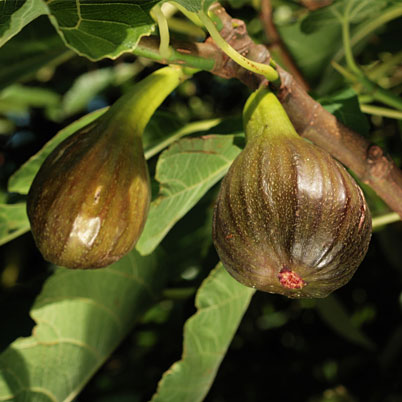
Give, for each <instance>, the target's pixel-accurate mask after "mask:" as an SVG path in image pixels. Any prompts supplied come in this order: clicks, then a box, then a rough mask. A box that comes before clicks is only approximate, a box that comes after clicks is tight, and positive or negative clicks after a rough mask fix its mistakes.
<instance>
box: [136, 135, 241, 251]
mask: <svg viewBox="0 0 402 402" xmlns="http://www.w3.org/2000/svg"><path fill="white" fill-rule="evenodd" d="M234 139H235V136H233V135H208V136H204V137H201V138H185V139H182V140H180V141H178V142H177V143H175V144H174V145H172V146H171V147H170V148H169V149H168V150H166V151H165V152H163V153H162V154H161V156H160V158H159V160H158V164H157V167H156V174H155V179H156V180H157V181H158V182H159V183H160V192H159V195H158V197H157V198H156V199H155V200H154V201H152V203H151V209H150V211H149V214H148V219H147V222H146V224H145V228H144V231H143V233H142V235H141V237H140V240H139V242H138V243H137V249H138V250H139V252H140V253H141V254H148V253H150V252H152V250H154V249H155V247H156V246H157V245H158V244H159V243H160V242H161V240H162V239H163V238H164V236H165V235H166V234H167V233H168V231H169V230H170V229H171V228H172V227H173V225H174V224H175V223H176V222H177V221H178V220H179V219H180V218H182V217H183V216H184V215H185V214H186V213H187V212H188V211H189V210H190V209H191V208H192V207H193V206H194V205H195V204H196V203H197V202H198V201H199V200H200V198H201V197H202V196H203V195H204V194H205V193H206V192H207V191H208V190H209V189H210V188H211V187H212V186H213V185H214V184H215V183H217V182H218V181H219V180H220V179H221V178H222V177H223V176H224V175H225V173H226V171H227V170H228V168H229V166H230V165H231V164H232V162H233V160H234V159H235V157H236V156H237V155H238V154H239V152H240V148H238V147H237V146H236V145H234Z"/></svg>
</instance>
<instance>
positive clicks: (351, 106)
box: [319, 88, 370, 135]
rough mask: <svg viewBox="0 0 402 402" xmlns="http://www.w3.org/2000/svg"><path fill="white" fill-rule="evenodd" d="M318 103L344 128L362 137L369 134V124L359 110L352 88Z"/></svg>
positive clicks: (357, 100)
mask: <svg viewBox="0 0 402 402" xmlns="http://www.w3.org/2000/svg"><path fill="white" fill-rule="evenodd" d="M319 102H320V103H321V104H322V105H323V106H324V108H325V109H326V110H328V112H330V113H332V114H333V115H335V116H336V118H337V119H338V120H339V121H341V122H342V123H343V124H344V125H345V126H347V127H349V128H351V129H352V130H354V131H357V132H358V133H360V134H363V135H367V134H368V133H369V130H370V123H369V121H368V120H367V117H366V115H365V114H364V113H363V112H362V111H361V110H360V104H359V99H358V97H357V94H356V92H355V91H354V90H353V89H352V88H346V89H343V90H341V91H339V92H337V93H335V94H333V95H331V96H328V97H325V98H322V99H320V100H319Z"/></svg>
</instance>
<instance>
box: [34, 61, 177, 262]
mask: <svg viewBox="0 0 402 402" xmlns="http://www.w3.org/2000/svg"><path fill="white" fill-rule="evenodd" d="M181 75H182V73H181V72H180V70H178V69H175V68H169V67H167V68H165V69H161V70H158V71H157V72H155V73H153V74H151V75H150V76H149V77H147V78H146V79H145V80H143V81H141V82H140V83H138V84H137V85H135V87H134V88H133V90H132V91H131V92H130V93H129V94H127V95H125V96H123V97H122V98H120V99H119V100H118V101H117V102H116V103H115V104H114V105H113V106H112V107H111V108H110V109H109V110H108V111H107V112H106V113H105V114H104V115H102V116H101V117H100V118H98V119H97V120H96V121H94V122H93V123H91V124H89V125H88V126H86V127H84V128H83V129H81V130H79V131H78V132H76V133H75V134H73V135H72V136H70V137H69V138H67V139H66V140H64V141H63V142H62V143H60V144H59V145H58V146H57V147H56V148H55V149H54V150H53V151H52V152H51V153H50V154H49V156H48V157H47V159H46V160H45V162H44V163H43V165H42V166H41V168H40V170H39V172H38V174H37V175H36V177H35V179H34V181H33V183H32V185H31V188H30V191H29V194H28V202H27V211H28V217H29V220H30V223H31V229H32V234H33V236H34V239H35V242H36V244H37V246H38V248H39V250H40V251H41V253H42V255H43V257H44V258H45V259H46V260H47V261H50V262H52V263H54V264H57V265H61V266H65V267H68V268H99V267H104V266H107V265H110V264H111V263H113V262H115V261H117V260H118V259H120V258H121V257H122V256H124V255H125V254H127V253H128V252H129V251H130V250H131V249H132V248H133V247H134V245H135V243H136V242H137V240H138V238H139V236H140V235H141V232H142V230H143V228H144V224H145V221H146V217H147V213H148V208H149V203H150V196H151V190H150V183H149V176H148V168H147V164H146V161H145V158H144V152H143V147H142V132H143V130H144V128H145V125H146V124H147V122H148V120H149V118H150V117H151V115H152V113H153V112H154V111H155V109H156V108H157V107H158V106H159V104H160V103H161V102H162V101H163V100H164V99H165V98H166V96H167V95H168V94H169V93H170V92H171V91H172V90H173V89H174V88H175V87H176V86H177V85H178V84H179V83H180V77H181Z"/></svg>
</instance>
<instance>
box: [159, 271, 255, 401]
mask: <svg viewBox="0 0 402 402" xmlns="http://www.w3.org/2000/svg"><path fill="white" fill-rule="evenodd" d="M254 292H255V291H254V290H253V289H251V288H247V287H245V286H243V285H241V284H240V283H239V282H237V281H236V280H235V279H233V278H232V277H231V276H230V275H229V274H228V273H227V272H226V270H225V269H224V268H223V265H222V264H219V265H218V266H217V267H216V268H215V269H214V270H213V271H211V273H210V274H209V276H208V277H207V278H206V279H205V281H204V282H203V284H202V285H201V286H200V288H199V289H198V292H197V296H196V301H195V305H196V307H197V310H198V311H197V312H196V313H195V314H194V315H193V316H192V317H191V318H189V319H188V320H187V322H186V324H185V325H184V341H183V355H182V358H181V360H180V361H178V362H176V363H174V364H173V365H172V366H171V367H170V369H169V370H167V371H166V372H165V374H164V375H163V377H162V379H161V381H160V382H159V384H158V389H157V392H156V393H155V395H154V396H153V398H152V402H198V401H202V400H203V399H204V397H205V395H206V394H207V392H208V391H209V389H210V387H211V385H212V382H213V380H214V378H215V375H216V373H217V370H218V368H219V365H220V363H221V361H222V359H223V358H224V356H225V354H226V351H227V349H228V347H229V345H230V343H231V341H232V338H233V336H234V334H235V332H236V330H237V327H238V326H239V324H240V321H241V319H242V317H243V314H244V313H245V311H246V309H247V307H248V305H249V303H250V300H251V297H252V296H253V294H254Z"/></svg>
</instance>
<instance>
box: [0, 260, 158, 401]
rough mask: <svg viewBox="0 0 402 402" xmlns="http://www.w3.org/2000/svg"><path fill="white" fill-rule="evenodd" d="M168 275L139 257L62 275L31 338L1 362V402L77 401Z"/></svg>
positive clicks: (40, 306)
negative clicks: (6, 401)
mask: <svg viewBox="0 0 402 402" xmlns="http://www.w3.org/2000/svg"><path fill="white" fill-rule="evenodd" d="M164 271H165V269H164V268H163V267H161V266H160V265H158V263H157V259H156V257H155V256H154V255H152V256H149V257H140V256H139V255H138V254H137V253H136V252H132V253H130V254H129V255H127V256H126V257H124V258H123V259H121V260H120V261H118V262H117V263H115V264H114V265H112V266H110V267H108V268H105V269H100V270H87V271H83V270H68V269H64V268H58V269H57V270H56V272H55V274H54V275H52V276H51V277H50V278H49V279H48V280H47V282H46V283H45V285H44V288H43V290H42V292H41V294H40V295H39V297H38V298H37V300H36V302H35V304H34V306H33V307H32V310H31V316H32V318H33V320H34V321H35V322H36V326H35V327H34V329H33V331H32V336H30V337H28V338H20V339H17V340H16V341H14V342H13V343H12V344H11V345H10V346H9V347H8V348H7V349H6V350H5V351H4V352H3V353H2V354H1V355H0V400H15V401H30V402H37V401H71V400H72V399H73V398H74V396H75V395H77V393H78V392H79V391H80V390H81V389H82V387H83V386H84V385H85V384H86V382H87V381H88V380H89V379H90V377H91V376H92V375H93V374H94V372H95V371H96V370H97V369H98V368H99V367H100V366H101V365H102V364H103V362H104V361H105V360H106V358H107V357H108V356H109V355H110V353H111V352H112V351H113V350H114V348H115V347H116V346H117V345H118V344H119V343H120V342H121V341H122V339H123V338H124V337H125V336H126V335H127V333H128V331H129V330H130V329H131V328H132V326H133V324H134V323H135V321H136V320H137V319H138V318H139V317H140V315H142V314H143V313H144V311H146V310H147V309H148V308H149V307H150V306H151V305H152V304H153V303H155V301H157V298H158V296H159V292H160V290H161V288H162V286H163V285H164V281H165V276H164V275H163V272H164Z"/></svg>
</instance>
